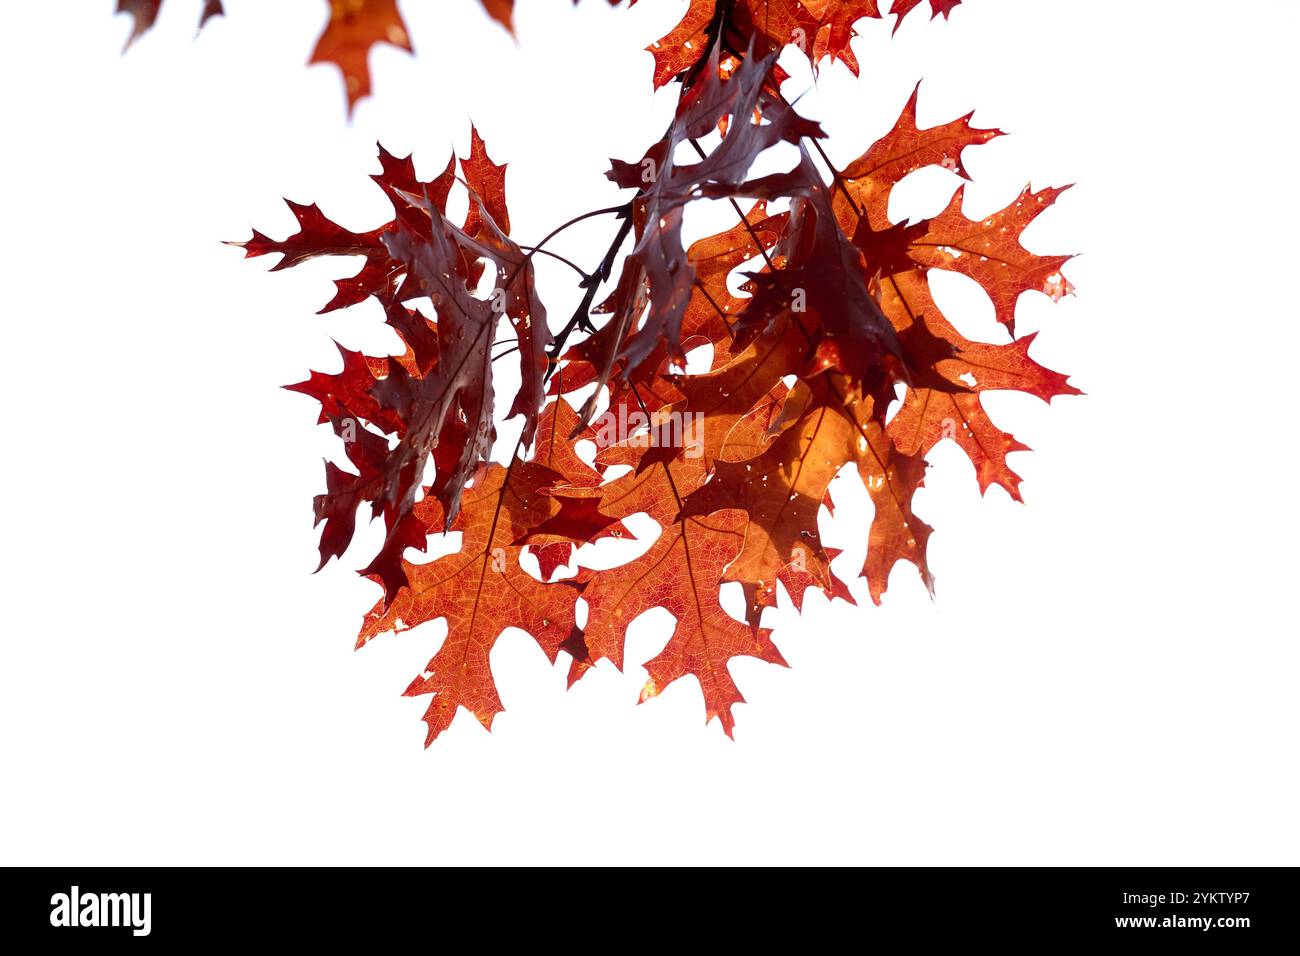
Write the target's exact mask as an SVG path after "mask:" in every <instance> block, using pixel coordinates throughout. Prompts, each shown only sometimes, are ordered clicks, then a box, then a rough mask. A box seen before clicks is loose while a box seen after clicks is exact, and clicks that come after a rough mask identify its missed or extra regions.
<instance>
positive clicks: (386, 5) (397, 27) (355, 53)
mask: <svg viewBox="0 0 1300 956" xmlns="http://www.w3.org/2000/svg"><path fill="white" fill-rule="evenodd" d="M329 5H330V18H329V23H328V24H326V26H325V32H324V33H322V34H321V36H320V39H319V40H317V41H316V49H315V50H313V51H312V54H311V59H310V60H309V61H308V62H309V63H333V64H334V65H335V66H337V67H338V68H339V70H340V71H341V72H342V73H343V86H344V89H345V90H346V92H347V97H348V112H349V113H351V112H352V109H353V107H355V106H356V105H357V100H359V99H361V98H362V97H365V96H369V95H370V62H369V60H370V48H371V47H372V46H374V45H375V44H376V43H391V44H392V45H393V46H396V47H400V48H401V49H403V50H406V51H407V52H411V49H412V48H411V38H410V35H409V34H408V33H407V32H406V24H405V22H403V20H402V15H401V13H400V12H398V9H397V0H329Z"/></svg>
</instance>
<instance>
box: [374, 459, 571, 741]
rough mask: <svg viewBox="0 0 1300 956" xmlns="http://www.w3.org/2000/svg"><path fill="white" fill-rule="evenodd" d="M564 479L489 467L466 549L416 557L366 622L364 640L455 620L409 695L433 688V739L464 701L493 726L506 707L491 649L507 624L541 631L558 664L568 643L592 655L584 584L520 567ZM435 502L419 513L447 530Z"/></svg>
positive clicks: (465, 519) (474, 502) (468, 513)
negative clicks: (422, 559)
mask: <svg viewBox="0 0 1300 956" xmlns="http://www.w3.org/2000/svg"><path fill="white" fill-rule="evenodd" d="M558 477H559V476H558V475H556V474H555V473H554V472H552V471H550V470H549V469H547V468H544V467H542V466H541V465H537V464H535V463H532V462H515V463H513V464H512V465H511V466H510V467H509V468H504V467H502V466H501V465H498V464H492V465H488V466H485V467H484V469H483V470H481V471H480V472H479V473H478V475H477V476H476V480H475V483H474V485H473V487H472V488H470V489H469V490H468V491H466V492H465V497H464V503H463V508H462V510H461V512H460V515H459V516H458V518H457V519H456V521H455V522H454V523H453V525H452V527H453V529H454V530H458V531H460V532H461V533H462V538H461V542H462V543H461V548H460V550H459V551H458V552H457V553H455V554H451V555H448V556H447V557H444V558H439V559H438V560H436V561H433V562H430V563H429V564H423V565H412V564H406V566H405V576H406V577H407V579H408V580H409V581H410V584H409V586H408V587H406V588H403V590H402V592H401V594H400V595H399V596H398V597H397V599H396V600H394V601H393V602H392V603H391V604H389V605H388V606H387V607H385V606H384V602H382V601H381V602H379V604H377V605H375V607H374V608H373V609H372V610H371V611H370V613H369V614H368V615H367V616H366V619H365V621H364V623H363V624H362V627H361V633H360V634H359V636H358V638H357V646H358V647H360V646H362V645H364V644H365V643H367V642H368V641H370V640H371V639H372V638H373V637H375V636H376V635H377V634H381V633H383V632H385V631H398V632H401V631H406V630H410V629H412V628H415V627H418V626H419V625H420V624H424V623H427V622H429V621H432V620H437V619H439V618H445V619H446V620H447V637H446V639H445V640H444V641H443V643H442V646H441V647H440V648H439V650H438V652H437V654H435V655H434V656H433V658H432V659H431V660H430V661H429V663H428V665H426V667H425V669H424V672H423V673H422V674H421V675H420V676H418V677H417V678H416V679H415V680H413V681H412V682H411V684H410V686H409V687H407V689H406V695H407V696H408V697H411V696H419V695H423V694H432V695H433V700H432V701H431V702H430V704H429V709H428V711H427V712H426V713H425V717H424V719H425V722H426V723H427V724H428V725H429V733H428V737H427V739H426V741H425V744H426V746H427V745H428V744H430V743H432V742H433V740H434V738H436V737H437V736H438V735H439V734H440V733H442V731H444V730H446V729H447V727H448V726H449V725H450V724H451V721H452V718H453V717H455V715H456V709H457V708H458V707H464V708H465V709H466V710H468V711H469V712H470V713H472V714H473V715H474V716H475V717H476V718H478V720H479V722H480V723H481V724H482V725H483V726H484V727H487V728H488V729H491V727H492V720H493V718H494V717H495V716H496V715H497V714H499V713H500V712H501V711H502V709H503V708H502V706H501V698H500V696H499V694H498V693H497V688H496V683H495V682H494V681H493V679H492V668H491V663H490V661H489V656H490V654H491V651H492V647H493V645H494V644H495V643H496V640H497V638H498V637H500V636H501V632H502V631H504V630H505V629H506V628H508V627H517V628H520V629H521V630H524V631H527V632H528V633H529V634H531V635H532V636H533V638H534V639H535V640H536V641H537V643H538V646H540V647H541V648H542V651H543V652H544V653H545V654H546V656H547V657H548V658H549V659H550V660H551V662H552V663H554V661H555V659H556V657H557V656H558V654H559V652H560V651H561V650H565V651H568V652H570V653H571V654H573V655H575V659H576V660H584V661H585V659H586V654H585V651H584V649H583V645H582V636H581V631H580V630H579V628H578V626H577V624H576V619H575V616H574V605H575V603H576V601H577V599H578V595H579V593H580V590H579V587H578V586H577V585H575V584H572V583H569V582H559V583H556V584H543V583H542V582H541V581H538V580H537V579H536V578H534V577H532V576H531V575H529V574H528V573H527V572H525V571H524V570H523V569H522V568H521V567H520V566H519V555H520V552H521V550H522V549H521V548H520V547H519V546H518V545H516V544H514V543H513V542H514V539H515V538H517V537H518V536H519V535H520V533H521V532H523V531H525V530H527V529H528V528H529V527H530V526H531V525H532V524H534V523H536V521H537V520H538V518H539V517H540V516H542V515H545V514H548V513H549V511H550V509H551V508H552V507H553V501H552V499H551V498H549V497H547V496H546V495H545V494H544V493H543V489H544V488H545V487H546V486H547V485H549V484H552V483H553V482H555V481H556V480H557V479H558ZM425 502H427V504H425V503H424V502H422V503H421V506H420V507H418V508H417V511H416V515H417V517H419V518H420V519H421V520H422V521H423V522H424V524H425V527H426V528H427V529H428V530H430V531H437V530H440V528H441V526H442V524H443V513H442V509H441V506H440V505H438V504H437V503H436V502H435V501H434V500H433V499H425Z"/></svg>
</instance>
